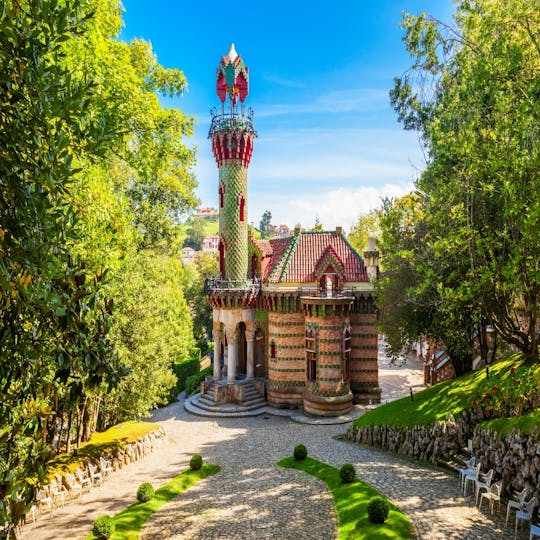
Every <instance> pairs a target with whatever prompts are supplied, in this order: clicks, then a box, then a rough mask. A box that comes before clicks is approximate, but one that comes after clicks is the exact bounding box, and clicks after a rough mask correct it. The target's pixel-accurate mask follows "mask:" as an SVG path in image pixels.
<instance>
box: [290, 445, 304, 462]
mask: <svg viewBox="0 0 540 540" xmlns="http://www.w3.org/2000/svg"><path fill="white" fill-rule="evenodd" d="M293 455H294V459H296V461H302V460H304V459H306V458H307V448H306V447H305V446H304V445H303V444H297V445H296V446H295V447H294V452H293Z"/></svg>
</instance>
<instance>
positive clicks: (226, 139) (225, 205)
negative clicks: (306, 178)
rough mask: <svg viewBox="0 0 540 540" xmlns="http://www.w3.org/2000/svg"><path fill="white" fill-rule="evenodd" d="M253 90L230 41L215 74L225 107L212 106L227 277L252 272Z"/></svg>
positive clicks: (223, 266) (241, 276) (221, 251)
mask: <svg viewBox="0 0 540 540" xmlns="http://www.w3.org/2000/svg"><path fill="white" fill-rule="evenodd" d="M248 90H249V76H248V68H247V66H246V65H245V64H244V61H243V60H242V57H241V56H240V55H239V54H238V53H237V52H236V49H235V47H234V43H231V46H230V48H229V52H228V53H227V54H226V55H225V56H222V57H221V62H220V63H219V66H218V69H217V73H216V92H217V95H218V97H219V100H220V101H221V104H222V108H221V112H220V113H218V111H217V110H216V109H214V110H213V111H212V124H211V126H210V133H209V135H208V137H209V138H210V139H211V140H212V152H213V154H214V158H215V160H216V163H217V166H218V170H219V184H218V193H219V266H220V273H221V277H222V278H227V279H230V280H238V281H243V280H245V279H246V278H247V274H248V226H247V224H248V219H247V170H248V167H249V164H250V161H251V154H252V152H253V140H254V138H255V137H256V136H257V133H256V131H255V129H254V127H253V111H251V110H249V111H248V113H247V114H246V113H245V111H244V101H245V99H246V97H247V95H248ZM238 101H240V104H241V105H242V106H241V107H240V110H238V109H239V107H238V106H237V104H238ZM225 104H228V106H229V107H228V110H225Z"/></svg>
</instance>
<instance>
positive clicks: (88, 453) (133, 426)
mask: <svg viewBox="0 0 540 540" xmlns="http://www.w3.org/2000/svg"><path fill="white" fill-rule="evenodd" d="M159 427H160V426H159V424H153V423H151V422H123V423H122V424H117V425H116V426H113V427H111V428H109V429H108V430H107V431H103V432H101V433H94V434H93V435H92V437H91V438H90V440H89V441H88V442H85V443H82V444H81V445H80V446H79V448H78V449H77V452H76V453H75V454H73V453H70V454H60V455H58V456H57V457H55V458H54V459H52V460H51V461H50V462H49V463H48V464H47V469H48V475H49V477H53V476H54V474H55V473H59V474H64V473H67V472H71V473H72V472H74V471H75V469H77V468H78V467H81V468H84V460H85V458H89V459H98V458H99V457H100V456H102V455H103V454H104V453H105V452H113V451H114V450H115V449H116V448H119V447H120V448H124V447H125V446H126V445H127V444H128V443H131V442H136V441H137V439H138V438H139V437H144V436H145V435H146V434H147V433H150V432H151V431H155V430H157V429H159Z"/></svg>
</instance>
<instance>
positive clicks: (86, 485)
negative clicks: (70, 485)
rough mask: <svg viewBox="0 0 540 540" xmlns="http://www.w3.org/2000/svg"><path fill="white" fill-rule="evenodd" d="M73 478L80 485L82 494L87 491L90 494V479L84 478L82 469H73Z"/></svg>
mask: <svg viewBox="0 0 540 540" xmlns="http://www.w3.org/2000/svg"><path fill="white" fill-rule="evenodd" d="M75 478H76V479H77V482H79V484H81V487H82V491H83V492H84V491H88V493H90V492H91V491H92V479H91V478H90V477H89V476H86V474H84V471H83V470H82V469H75Z"/></svg>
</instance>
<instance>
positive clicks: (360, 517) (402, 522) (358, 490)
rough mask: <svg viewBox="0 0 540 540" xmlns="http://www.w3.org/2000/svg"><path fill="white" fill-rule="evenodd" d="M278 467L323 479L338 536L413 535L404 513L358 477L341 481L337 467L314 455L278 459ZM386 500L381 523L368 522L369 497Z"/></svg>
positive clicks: (368, 539) (387, 539) (378, 539)
mask: <svg viewBox="0 0 540 540" xmlns="http://www.w3.org/2000/svg"><path fill="white" fill-rule="evenodd" d="M278 465H279V466H280V467H287V468H289V469H296V470H299V471H303V472H305V473H308V474H311V475H312V476H315V477H316V478H319V479H320V480H322V481H323V482H324V483H325V484H326V486H327V487H328V490H329V491H330V493H331V494H332V496H333V498H334V503H335V505H336V509H337V511H338V516H339V539H340V540H345V539H351V540H352V539H355V540H363V539H365V540H392V539H408V538H414V535H413V527H412V525H411V522H410V521H409V519H408V518H407V516H406V515H405V514H404V513H403V512H401V510H399V508H397V507H396V506H395V505H394V504H392V503H391V502H390V501H389V500H388V499H386V497H384V495H381V494H380V493H379V492H378V491H377V490H376V489H374V488H372V487H371V486H369V485H368V484H366V483H365V482H362V481H361V480H355V481H354V482H352V483H351V484H342V483H341V479H340V477H339V470H338V469H336V468H335V467H331V466H330V465H327V464H326V463H322V462H320V461H317V460H316V459H313V458H310V457H308V458H306V459H305V460H303V461H296V460H295V459H294V458H293V457H288V458H286V459H282V460H281V461H279V462H278ZM376 496H380V497H383V498H385V499H386V500H387V501H388V505H389V507H390V513H389V514H388V518H387V519H386V521H385V522H384V523H383V524H381V525H376V524H374V523H371V521H369V518H368V514H367V505H368V503H369V501H370V499H371V498H372V497H376Z"/></svg>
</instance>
